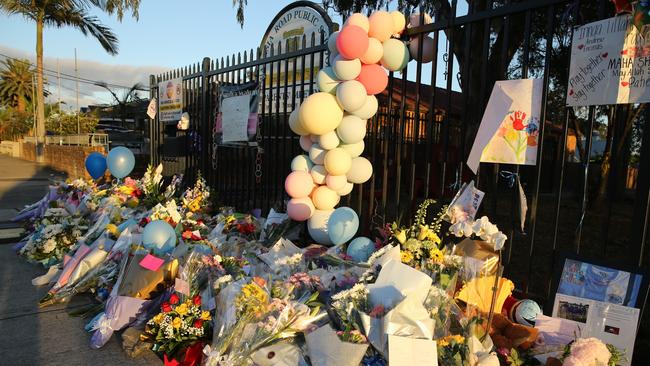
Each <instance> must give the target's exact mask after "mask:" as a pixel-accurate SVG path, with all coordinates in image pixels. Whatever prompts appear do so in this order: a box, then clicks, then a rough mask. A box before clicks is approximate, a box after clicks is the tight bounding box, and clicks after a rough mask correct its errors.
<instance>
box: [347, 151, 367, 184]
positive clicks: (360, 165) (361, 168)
mask: <svg viewBox="0 0 650 366" xmlns="http://www.w3.org/2000/svg"><path fill="white" fill-rule="evenodd" d="M346 176H347V177H348V182H350V183H356V184H361V183H365V182H367V181H368V179H370V177H371V176H372V164H371V163H370V161H368V159H366V158H363V157H358V158H354V159H352V165H351V167H350V170H349V171H348V173H347V174H346Z"/></svg>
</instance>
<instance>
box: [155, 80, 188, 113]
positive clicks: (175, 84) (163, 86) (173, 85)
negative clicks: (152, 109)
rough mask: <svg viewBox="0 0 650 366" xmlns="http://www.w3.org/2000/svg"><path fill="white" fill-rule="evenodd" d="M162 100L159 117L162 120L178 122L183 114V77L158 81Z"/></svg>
mask: <svg viewBox="0 0 650 366" xmlns="http://www.w3.org/2000/svg"><path fill="white" fill-rule="evenodd" d="M158 100H160V103H159V104H160V108H158V109H159V110H160V115H159V117H160V118H159V119H160V121H162V122H170V121H171V122H174V123H176V122H178V121H179V120H180V119H181V115H182V114H183V79H181V78H178V79H173V80H167V81H163V82H161V83H158Z"/></svg>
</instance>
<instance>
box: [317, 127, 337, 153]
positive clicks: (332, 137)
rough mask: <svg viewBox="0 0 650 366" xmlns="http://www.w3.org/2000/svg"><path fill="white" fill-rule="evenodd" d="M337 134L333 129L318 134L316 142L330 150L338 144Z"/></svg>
mask: <svg viewBox="0 0 650 366" xmlns="http://www.w3.org/2000/svg"><path fill="white" fill-rule="evenodd" d="M340 142H341V140H339V136H338V135H337V134H336V132H334V131H330V132H328V133H326V134H324V135H320V137H319V139H318V144H319V145H320V147H322V148H323V149H325V150H332V149H334V148H336V147H338V146H339V143H340Z"/></svg>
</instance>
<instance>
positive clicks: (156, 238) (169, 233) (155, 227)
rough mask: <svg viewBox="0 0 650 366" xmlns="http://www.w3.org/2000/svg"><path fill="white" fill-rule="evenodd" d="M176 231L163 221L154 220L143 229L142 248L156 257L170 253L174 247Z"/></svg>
mask: <svg viewBox="0 0 650 366" xmlns="http://www.w3.org/2000/svg"><path fill="white" fill-rule="evenodd" d="M176 240H177V238H176V231H174V228H173V227H172V226H171V225H169V224H168V223H167V221H164V220H155V221H152V222H150V223H148V224H147V226H145V227H144V232H143V233H142V246H143V247H145V248H146V249H151V250H153V252H154V253H155V254H157V255H165V254H168V253H171V252H172V250H174V248H175V247H176Z"/></svg>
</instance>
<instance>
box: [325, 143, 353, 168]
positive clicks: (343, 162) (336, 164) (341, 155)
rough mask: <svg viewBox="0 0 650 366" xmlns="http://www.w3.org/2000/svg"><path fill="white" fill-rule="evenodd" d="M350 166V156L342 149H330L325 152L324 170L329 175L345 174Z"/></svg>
mask: <svg viewBox="0 0 650 366" xmlns="http://www.w3.org/2000/svg"><path fill="white" fill-rule="evenodd" d="M351 166H352V157H351V156H350V153H348V152H347V151H345V150H344V149H341V148H336V149H332V150H330V151H328V152H327V154H325V170H327V173H329V174H331V175H345V174H346V173H347V172H348V171H349V170H350V167H351Z"/></svg>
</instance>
